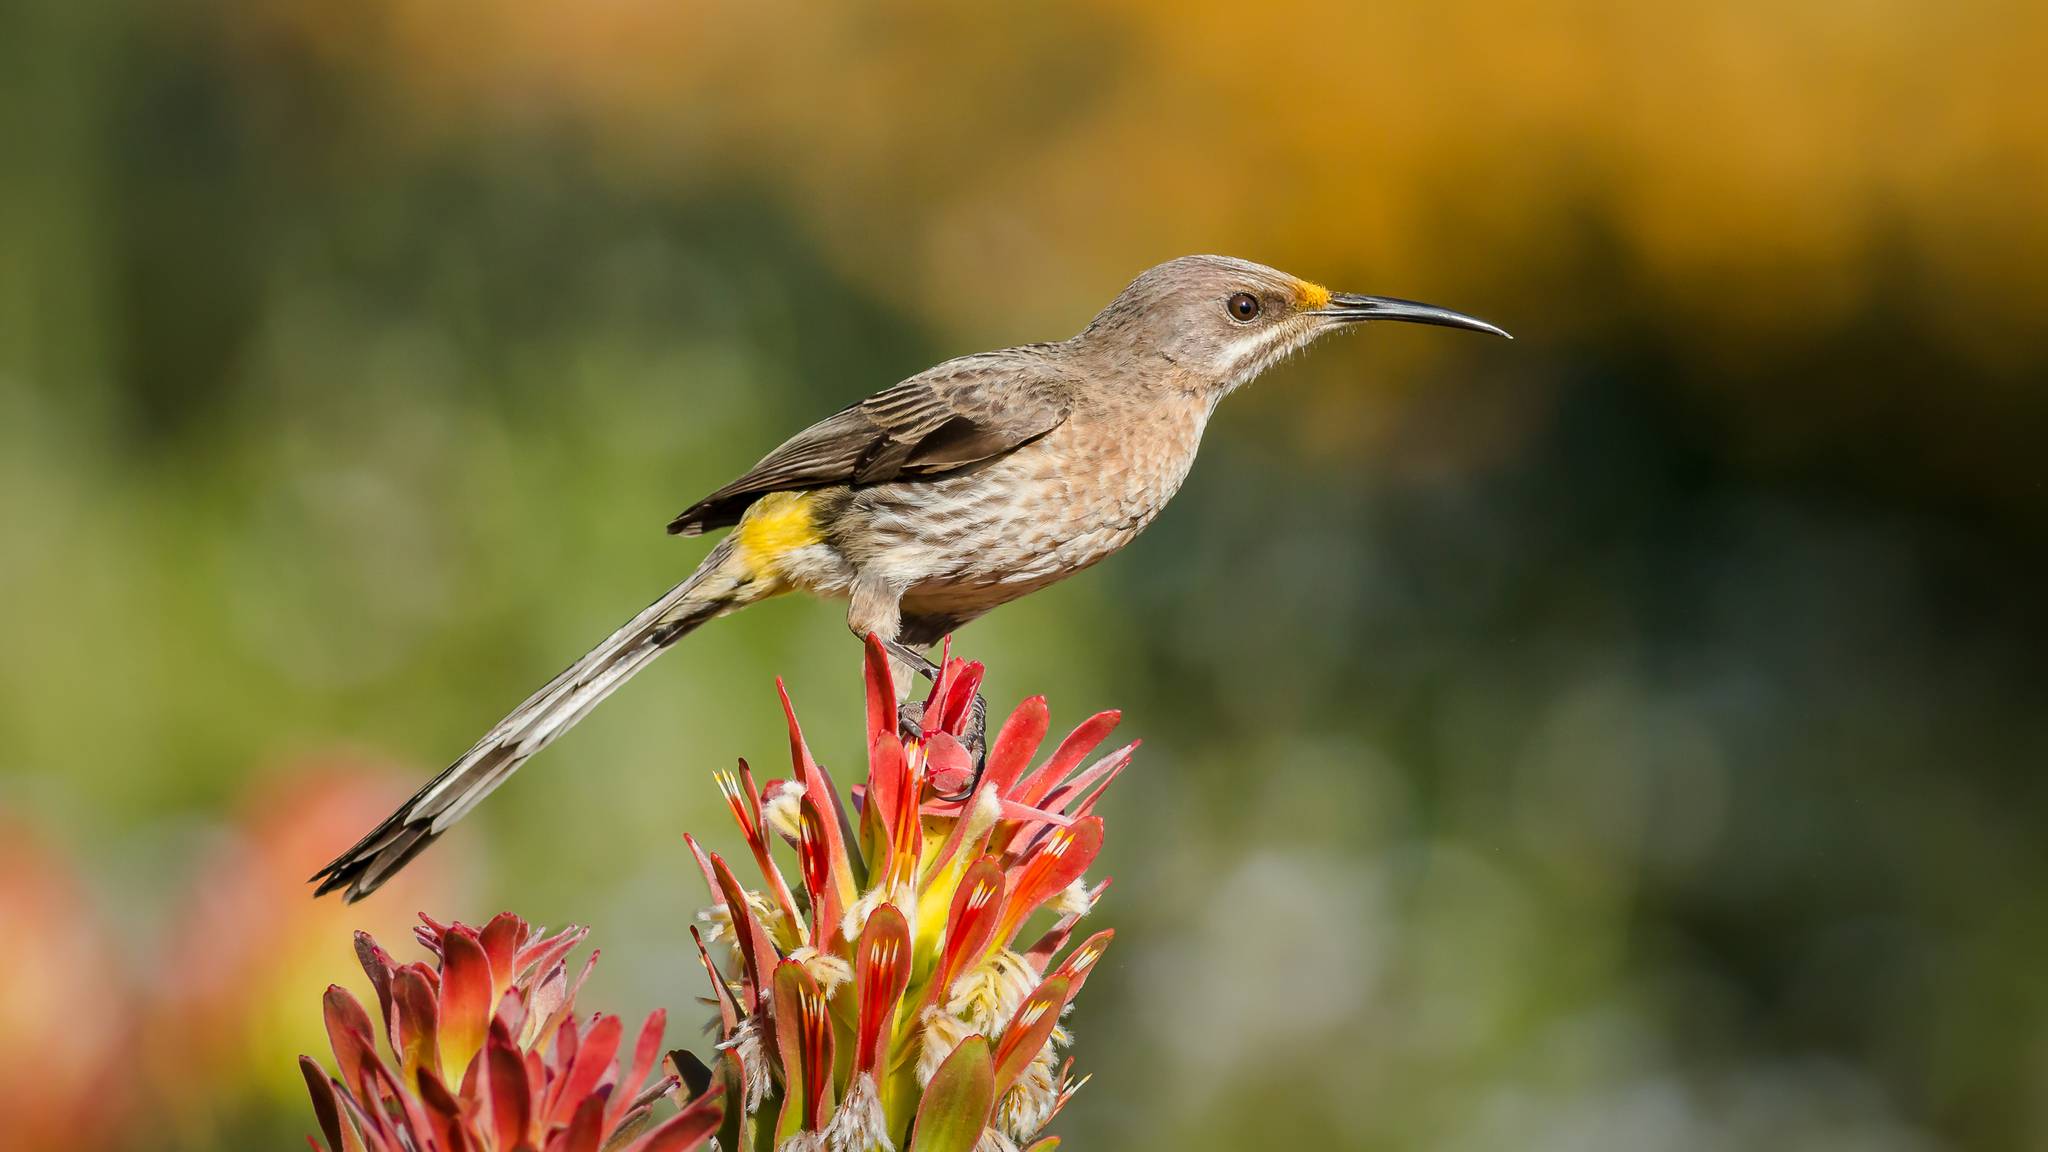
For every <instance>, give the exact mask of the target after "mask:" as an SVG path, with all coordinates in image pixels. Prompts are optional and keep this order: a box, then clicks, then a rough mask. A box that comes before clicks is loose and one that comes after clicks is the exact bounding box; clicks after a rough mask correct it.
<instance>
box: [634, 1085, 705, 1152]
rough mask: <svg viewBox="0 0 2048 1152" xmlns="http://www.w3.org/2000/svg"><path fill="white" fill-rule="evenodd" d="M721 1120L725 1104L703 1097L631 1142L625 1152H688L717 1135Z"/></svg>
mask: <svg viewBox="0 0 2048 1152" xmlns="http://www.w3.org/2000/svg"><path fill="white" fill-rule="evenodd" d="M724 1118H725V1101H724V1100H722V1099H720V1098H719V1097H718V1096H716V1095H711V1096H706V1097H704V1098H703V1099H700V1100H698V1101H697V1102H696V1103H694V1104H691V1105H690V1106H689V1107H688V1108H685V1109H683V1110H682V1111H681V1112H678V1113H676V1114H675V1115H674V1116H671V1117H669V1118H668V1120H667V1121H666V1122H664V1123H663V1124H662V1125H661V1126H660V1127H659V1128H656V1129H655V1130H654V1131H652V1132H649V1133H648V1134H647V1135H645V1136H642V1137H641V1138H640V1139H638V1140H635V1141H634V1142H633V1143H632V1144H631V1145H630V1146H629V1147H628V1149H627V1152H691V1150H692V1149H694V1148H697V1147H700V1146H701V1145H703V1143H704V1142H705V1141H707V1140H709V1139H711V1137H713V1136H715V1135H717V1133H718V1126H719V1124H720V1122H721V1121H723V1120H724Z"/></svg>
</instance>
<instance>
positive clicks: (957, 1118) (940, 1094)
mask: <svg viewBox="0 0 2048 1152" xmlns="http://www.w3.org/2000/svg"><path fill="white" fill-rule="evenodd" d="M995 1102H996V1089H995V1067H994V1063H993V1061H992V1060H991V1058H990V1056H989V1050H988V1038H987V1037H984V1036H969V1037H968V1038H967V1039H965V1040H962V1041H961V1042H960V1044H959V1046H958V1047H956V1048H954V1049H953V1051H952V1053H951V1054H950V1055H948V1056H947V1057H946V1059H945V1062H944V1063H942V1064H940V1065H939V1070H938V1071H937V1072H934V1073H932V1082H931V1083H930V1084H929V1085H927V1086H926V1087H925V1090H924V1099H923V1100H921V1101H919V1102H918V1105H917V1126H916V1127H915V1128H913V1129H911V1133H910V1152H973V1149H974V1146H975V1145H976V1144H977V1143H979V1142H980V1141H981V1130H982V1129H984V1128H986V1127H988V1114H989V1109H990V1108H991V1107H992V1106H993V1105H994V1104H995Z"/></svg>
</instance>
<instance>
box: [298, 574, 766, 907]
mask: <svg viewBox="0 0 2048 1152" xmlns="http://www.w3.org/2000/svg"><path fill="white" fill-rule="evenodd" d="M769 591H770V590H769V589H768V588H766V587H764V586H763V585H762V584H759V583H757V582H755V581H753V580H751V579H750V578H749V576H748V574H747V572H746V568H745V565H743V564H740V563H737V562H736V561H735V557H734V549H733V547H732V541H731V540H730V539H727V540H724V541H721V542H720V543H719V545H718V547H716V548H713V549H712V550H711V552H710V554H709V555H707V556H705V557H704V562H703V563H702V564H700V565H698V566H697V570H696V571H695V572H693V573H691V574H690V578H689V579H687V580H685V581H683V582H682V583H681V584H678V585H676V586H675V587H674V588H672V589H670V590H669V591H668V593H667V594H665V595H664V596H662V598H661V599H659V600H656V601H655V602H654V603H652V604H650V605H648V606H647V608H646V610H644V611H642V612H641V613H640V614H639V615H638V616H635V617H633V619H631V620H629V621H627V622H626V624H625V626H624V627H622V628H620V629H619V630H618V631H616V632H614V633H612V634H611V637H610V638H609V639H607V640H606V641H605V642H604V643H602V644H599V645H598V646H597V647H595V648H593V649H591V650H590V652H589V653H588V654H587V655H585V656H584V657H583V658H582V659H581V660H578V661H576V663H574V664H571V665H570V666H569V667H568V668H567V669H566V670H564V671H563V672H562V674H561V675H559V676H557V677H555V678H554V679H553V680H550V681H548V683H547V685H546V687H543V688H542V689H541V690H540V691H538V692H535V693H534V694H533V695H532V696H529V697H527V699H526V703H524V704H521V705H520V706H519V707H517V708H515V709H513V710H512V714H511V715H509V716H507V717H505V718H504V719H503V720H500V721H498V724H497V726H496V727H494V728H492V729H491V730H490V731H489V732H487V733H485V734H484V738H483V739H481V740H479V741H477V742H476V746H475V747H473V748H471V749H470V750H469V751H467V752H465V753H463V754H462V756H461V758H460V759H458V760H456V761H455V763H453V764H450V765H449V766H448V767H446V768H444V769H442V770H441V773H440V775H438V776H435V777H434V778H433V779H432V780H430V781H428V782H427V786H426V787H424V788H422V789H420V790H419V791H418V792H417V793H415V794H414V795H413V798H412V799H410V800H408V801H406V802H405V803H404V804H403V805H401V806H400V807H399V809H398V811H396V812H393V813H392V814H391V815H390V816H389V817H386V818H385V820H384V822H383V823H381V824H379V825H377V826H376V827H375V828H373V829H371V830H370V833H369V835H367V836H364V837H363V838H362V839H361V840H360V841H358V842H357V843H356V845H355V847H353V848H350V849H349V850H348V851H346V852H343V853H342V854H341V855H339V856H337V857H335V858H334V860H333V861H332V862H331V863H329V864H328V865H327V866H326V867H325V868H322V869H321V870H320V871H319V872H317V873H315V874H314V875H313V877H312V879H313V880H315V881H318V882H319V884H320V887H319V889H318V890H317V891H316V892H315V893H314V894H315V895H325V894H327V893H329V892H333V891H335V890H337V889H346V890H347V892H346V898H347V899H348V900H349V901H351V902H353V901H356V900H360V899H362V898H363V897H365V896H367V895H369V894H370V893H372V892H374V891H376V890H377V887H378V886H379V885H381V884H383V883H384V882H385V881H386V880H389V879H390V878H391V877H392V876H393V875H394V874H396V873H397V871H398V870H399V869H401V868H403V867H405V865H406V863H407V862H408V861H410V860H411V859H412V858H413V857H414V856H417V855H419V854H420V853H421V852H422V851H424V850H425V849H426V847H427V845H429V844H431V843H433V842H434V839H435V838H436V837H438V836H440V835H441V833H443V832H446V831H447V830H448V828H449V826H450V825H452V824H454V823H455V822H456V821H457V820H460V819H462V817H463V816H464V815H466V814H467V813H468V812H469V810H470V809H471V808H474V807H476V805H477V802H478V801H480V800H482V799H483V798H484V797H485V796H488V795H490V794H491V791H492V790H493V789H495V788H496V787H497V786H498V785H500V784H503V783H504V782H505V780H506V779H507V778H508V777H510V776H511V775H512V773H514V772H516V771H518V770H519V766H520V765H521V764H524V763H526V761H527V759H528V758H529V757H531V756H532V755H533V754H534V753H536V752H538V751H540V750H541V749H543V748H545V747H547V746H548V744H549V743H551V742H552V741H553V740H554V739H555V737H557V736H560V735H561V734H562V733H564V732H566V731H568V730H569V728H570V727H571V726H572V725H574V724H575V723H576V722H577V721H578V720H581V719H582V718H583V716H584V714H585V713H587V712H589V711H590V710H591V709H592V708H594V707H596V706H597V704H598V702H599V701H602V700H603V699H604V698H605V697H607V696H609V695H611V694H612V692H613V691H615V690H616V689H617V688H618V687H619V685H621V684H624V683H625V682H626V681H627V680H628V679H630V678H631V677H632V675H633V674H634V673H635V672H638V671H640V669H642V668H645V667H646V666H647V665H648V664H649V663H650V662H651V661H653V659H654V658H655V657H656V656H659V655H661V653H662V652H663V651H664V650H666V649H667V648H668V646H669V645H671V644H673V643H675V642H676V641H677V640H680V639H682V638H683V637H684V636H686V635H688V634H689V633H690V632H692V631H694V630H695V629H696V628H697V627H698V626H699V625H701V624H703V623H704V622H706V621H708V620H711V619H713V618H714V617H718V616H722V615H724V614H726V613H727V612H730V611H733V610H734V609H736V608H739V607H742V606H743V605H746V604H749V603H752V602H753V601H755V600H758V599H761V598H762V597H763V596H764V595H767V594H769Z"/></svg>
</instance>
